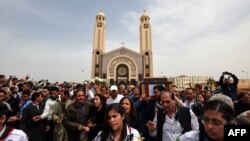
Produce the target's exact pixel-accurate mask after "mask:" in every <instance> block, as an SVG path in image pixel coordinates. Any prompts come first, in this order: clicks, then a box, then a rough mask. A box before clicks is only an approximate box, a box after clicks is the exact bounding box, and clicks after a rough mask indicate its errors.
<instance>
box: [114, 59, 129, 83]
mask: <svg viewBox="0 0 250 141" xmlns="http://www.w3.org/2000/svg"><path fill="white" fill-rule="evenodd" d="M128 82H129V69H128V66H127V65H125V64H120V65H119V66H117V68H116V83H117V84H125V85H127V84H128Z"/></svg>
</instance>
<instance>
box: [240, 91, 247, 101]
mask: <svg viewBox="0 0 250 141" xmlns="http://www.w3.org/2000/svg"><path fill="white" fill-rule="evenodd" d="M247 94H248V93H247V92H240V93H239V95H238V99H239V100H240V99H241V98H243V97H244V96H245V95H247Z"/></svg>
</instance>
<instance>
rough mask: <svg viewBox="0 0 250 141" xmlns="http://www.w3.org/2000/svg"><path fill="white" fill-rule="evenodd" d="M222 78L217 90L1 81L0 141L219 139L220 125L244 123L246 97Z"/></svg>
mask: <svg viewBox="0 0 250 141" xmlns="http://www.w3.org/2000/svg"><path fill="white" fill-rule="evenodd" d="M238 81H239V80H238V78H237V77H236V76H235V75H234V74H232V73H230V72H223V73H222V76H221V77H220V79H219V81H215V82H214V86H215V88H211V87H210V86H209V85H208V86H203V87H194V88H193V87H191V86H190V87H189V88H186V89H184V90H182V91H181V90H180V89H179V88H178V87H177V86H175V85H172V86H171V87H170V88H168V89H166V88H165V85H162V84H155V85H154V87H153V90H152V94H151V95H149V94H148V93H142V91H141V89H142V88H141V85H140V84H139V85H137V86H134V85H125V84H117V85H111V86H110V85H109V84H108V83H107V82H106V81H100V80H99V79H93V81H90V82H86V83H83V84H80V83H69V82H63V83H50V82H49V81H48V80H40V81H34V80H32V79H30V78H29V76H27V77H25V78H21V79H19V78H17V77H14V76H9V77H8V78H7V77H6V76H5V75H0V141H5V140H15V141H124V140H125V141H142V140H144V141H191V140H192V141H194V140H195V141H196V140H197V141H199V140H200V141H201V140H207V141H212V140H224V125H236V124H250V92H249V91H239V90H238V89H237V85H238Z"/></svg>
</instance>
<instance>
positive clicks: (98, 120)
mask: <svg viewBox="0 0 250 141" xmlns="http://www.w3.org/2000/svg"><path fill="white" fill-rule="evenodd" d="M93 103H94V104H93V105H92V106H91V107H90V113H89V117H90V118H89V120H88V127H89V129H90V131H89V133H88V136H89V140H92V139H94V137H95V136H96V135H97V134H98V132H99V131H101V130H102V127H103V122H104V115H105V110H106V108H107V105H106V98H105V97H104V96H103V95H102V94H96V95H95V96H94V101H93Z"/></svg>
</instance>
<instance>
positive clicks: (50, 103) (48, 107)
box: [41, 98, 56, 120]
mask: <svg viewBox="0 0 250 141" xmlns="http://www.w3.org/2000/svg"><path fill="white" fill-rule="evenodd" d="M55 104H56V100H53V99H51V98H49V99H48V100H47V101H46V103H45V107H44V110H43V114H42V115H41V118H42V119H45V118H47V119H48V120H52V114H53V110H52V108H53V107H54V105H55Z"/></svg>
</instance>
